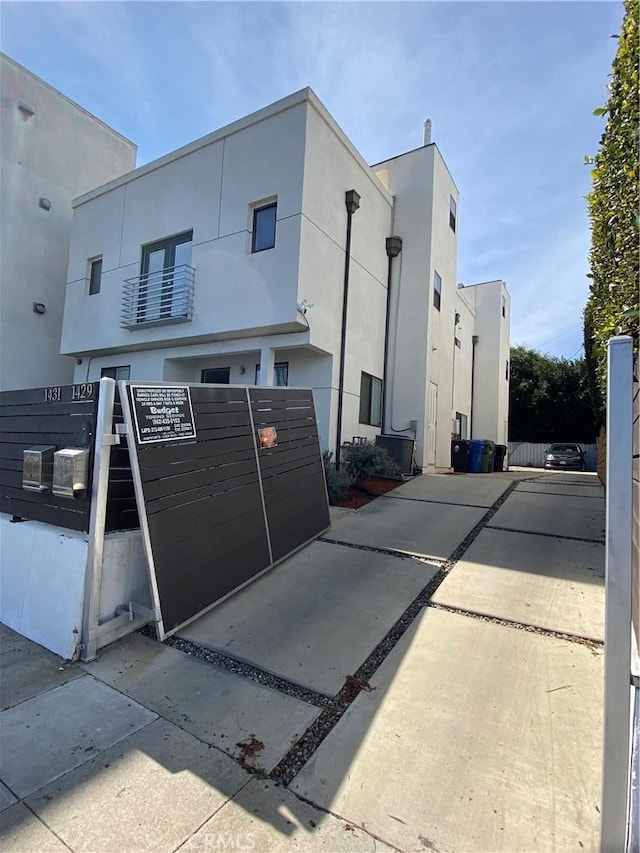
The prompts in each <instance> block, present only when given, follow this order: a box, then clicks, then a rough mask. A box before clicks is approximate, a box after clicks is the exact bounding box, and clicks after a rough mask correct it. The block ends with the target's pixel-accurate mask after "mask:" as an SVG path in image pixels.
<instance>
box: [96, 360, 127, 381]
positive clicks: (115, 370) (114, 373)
mask: <svg viewBox="0 0 640 853" xmlns="http://www.w3.org/2000/svg"><path fill="white" fill-rule="evenodd" d="M105 376H107V377H108V378H109V379H131V365H130V364H120V365H119V366H118V367H103V368H102V370H101V371H100V378H101V379H104V377H105Z"/></svg>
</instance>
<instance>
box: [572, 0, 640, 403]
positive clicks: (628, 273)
mask: <svg viewBox="0 0 640 853" xmlns="http://www.w3.org/2000/svg"><path fill="white" fill-rule="evenodd" d="M639 9H640V4H639V0H626V3H625V16H624V20H623V24H622V31H621V33H620V36H619V41H618V50H617V52H616V56H615V59H614V61H613V69H612V73H611V78H612V79H611V83H610V84H609V86H608V89H609V99H608V101H607V104H606V106H605V107H602V108H600V109H597V110H595V111H594V112H595V114H596V115H606V116H607V125H606V128H605V131H604V134H603V136H602V139H601V141H600V148H599V150H598V153H597V154H596V156H595V158H594V159H590V158H587V160H588V161H589V162H591V163H593V166H594V168H593V171H592V173H591V174H592V178H593V189H592V191H591V193H590V194H589V195H588V196H587V200H588V204H589V215H590V218H591V254H590V258H589V260H590V267H591V272H590V276H589V277H590V278H591V288H590V290H591V293H590V296H589V300H588V302H587V307H586V309H585V313H584V343H585V354H586V361H587V367H588V370H589V372H590V381H591V383H592V386H597V388H598V390H599V395H600V400H599V407H600V409H601V410H602V408H603V405H602V401H603V400H604V398H605V390H606V367H607V365H606V355H607V352H606V346H607V340H608V339H609V338H610V337H611V336H612V335H632V336H633V337H634V341H635V343H634V346H635V351H636V354H637V352H638V317H639V314H638V272H639V270H638V225H639V222H638V207H639V204H640V195H639V187H638V126H639V121H640V109H639V103H640V99H639V94H638V63H639V61H640V47H639V44H640V43H639V41H638V16H639Z"/></svg>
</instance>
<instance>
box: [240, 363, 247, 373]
mask: <svg viewBox="0 0 640 853" xmlns="http://www.w3.org/2000/svg"><path fill="white" fill-rule="evenodd" d="M246 372H247V368H246V367H245V366H244V364H241V365H240V376H244V375H245V373H246Z"/></svg>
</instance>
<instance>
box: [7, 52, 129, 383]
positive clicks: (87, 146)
mask: <svg viewBox="0 0 640 853" xmlns="http://www.w3.org/2000/svg"><path fill="white" fill-rule="evenodd" d="M0 83H1V90H2V104H1V112H0V121H1V124H2V142H1V145H0V153H1V157H2V159H1V181H0V220H1V224H0V246H1V255H0V390H9V389H16V388H32V387H38V386H41V385H43V386H46V385H58V384H63V383H68V382H71V381H72V378H73V361H72V360H71V359H70V358H68V357H64V356H61V355H60V335H61V328H62V313H63V308H64V296H65V282H66V276H67V267H68V259H69V241H70V238H71V220H72V208H71V200H72V199H73V198H75V196H77V195H79V194H80V193H83V192H86V191H87V190H89V189H91V188H92V187H95V186H97V185H98V184H103V183H104V182H105V181H108V180H111V179H112V178H114V177H116V176H118V175H121V174H123V173H124V172H127V171H129V170H130V169H132V168H134V166H135V161H136V146H135V145H134V144H133V143H132V142H129V140H128V139H125V138H124V137H123V136H121V135H120V134H119V133H116V131H115V130H112V129H111V128H110V127H107V125H105V124H104V123H103V122H101V121H100V120H99V119H97V118H95V116H92V115H91V114H90V113H88V112H87V111H86V110H83V109H82V107H80V106H78V105H77V104H75V103H73V101H70V100H69V99H68V98H66V97H65V96H64V95H62V94H61V93H60V92H58V91H56V90H55V89H53V88H52V87H51V86H49V85H48V84H47V83H45V82H44V81H43V80H40V79H39V78H38V77H36V76H35V75H34V74H32V73H31V72H30V71H27V69H26V68H23V67H22V66H21V65H18V63H17V62H14V61H13V60H12V59H10V58H9V57H8V56H5V55H4V54H0Z"/></svg>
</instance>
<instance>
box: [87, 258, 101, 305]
mask: <svg viewBox="0 0 640 853" xmlns="http://www.w3.org/2000/svg"><path fill="white" fill-rule="evenodd" d="M90 264H91V270H90V272H89V296H94V295H95V294H96V293H100V281H101V279H102V258H96V259H95V260H93V261H90Z"/></svg>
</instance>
